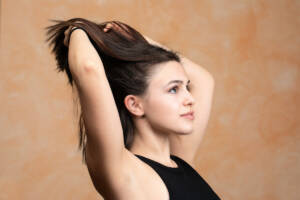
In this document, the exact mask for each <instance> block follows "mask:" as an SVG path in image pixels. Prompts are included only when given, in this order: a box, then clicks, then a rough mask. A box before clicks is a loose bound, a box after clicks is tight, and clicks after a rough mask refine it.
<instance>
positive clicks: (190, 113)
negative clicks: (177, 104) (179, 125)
mask: <svg viewBox="0 0 300 200" xmlns="http://www.w3.org/2000/svg"><path fill="white" fill-rule="evenodd" d="M180 116H181V117H185V118H188V119H191V120H193V119H194V118H195V117H194V112H188V113H185V114H183V115H180Z"/></svg>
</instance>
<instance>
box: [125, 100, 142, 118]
mask: <svg viewBox="0 0 300 200" xmlns="http://www.w3.org/2000/svg"><path fill="white" fill-rule="evenodd" d="M124 104H125V106H126V108H127V110H128V111H129V112H130V113H131V114H133V115H135V116H137V117H142V116H143V115H144V109H143V105H142V102H141V99H140V98H139V97H137V96H135V95H127V96H126V97H125V98H124Z"/></svg>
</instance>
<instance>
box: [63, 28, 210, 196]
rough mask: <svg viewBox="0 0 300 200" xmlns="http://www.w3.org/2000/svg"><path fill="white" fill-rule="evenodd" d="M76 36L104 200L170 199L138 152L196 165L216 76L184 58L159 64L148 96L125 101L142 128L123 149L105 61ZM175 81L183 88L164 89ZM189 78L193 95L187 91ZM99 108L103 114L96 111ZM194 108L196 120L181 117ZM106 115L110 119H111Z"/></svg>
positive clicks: (90, 146) (78, 71) (79, 78)
mask: <svg viewBox="0 0 300 200" xmlns="http://www.w3.org/2000/svg"><path fill="white" fill-rule="evenodd" d="M71 28H72V27H69V29H68V30H67V31H66V32H65V34H66V37H69V35H68V34H69V31H70V29H71ZM104 31H105V32H107V31H109V29H104ZM76 32H77V35H76V34H75V36H73V39H72V41H73V42H71V45H70V47H69V49H70V51H69V64H70V66H72V67H71V69H72V70H71V72H72V74H73V75H74V76H73V77H74V79H75V80H76V83H77V82H78V83H79V84H78V87H79V94H81V96H80V98H81V101H82V102H83V103H82V106H83V109H84V110H86V112H88V113H89V115H86V116H85V120H86V125H87V127H89V128H90V130H92V131H90V134H89V135H88V143H87V149H86V150H87V153H86V156H87V157H86V159H87V160H86V161H87V166H88V170H89V173H90V175H91V178H92V181H93V184H94V186H95V188H96V189H97V191H98V192H99V193H100V194H101V195H103V197H104V198H105V199H169V194H168V191H167V188H166V185H165V184H164V182H163V181H162V179H161V178H160V177H159V176H158V174H157V173H156V172H155V171H154V170H153V169H152V168H151V167H150V166H149V165H147V164H146V163H144V162H142V161H141V160H140V159H139V158H137V157H135V156H134V155H133V153H134V154H139V155H143V156H145V157H148V158H150V159H153V160H155V161H157V162H160V163H161V164H164V165H166V166H170V167H177V166H176V163H175V162H173V161H172V160H171V159H170V157H169V156H170V154H173V155H177V156H178V157H180V158H182V159H183V160H185V161H187V162H188V163H189V164H190V165H191V166H193V167H195V165H194V162H193V159H194V157H195V154H196V150H197V148H198V146H199V144H200V142H201V139H202V136H203V134H204V129H205V127H206V124H207V120H208V118H209V113H210V106H211V97H212V91H213V86H214V84H213V83H214V82H213V79H212V76H211V75H210V74H209V73H208V72H207V71H205V70H204V69H203V68H202V67H201V66H199V65H196V64H195V63H193V62H191V61H190V60H188V59H186V58H184V57H181V61H182V62H181V63H177V62H174V61H170V62H166V63H162V64H160V65H158V66H157V68H156V70H155V71H154V73H153V76H152V77H151V79H150V82H149V88H148V91H147V93H146V95H145V96H139V97H138V96H133V95H128V96H127V97H126V98H125V99H124V103H125V105H126V107H127V109H128V110H129V111H130V113H131V114H132V115H133V116H134V122H135V124H136V126H137V131H136V133H135V138H134V142H133V146H132V148H131V150H130V151H128V150H127V149H125V148H124V149H123V148H121V147H120V145H121V144H123V141H122V140H121V139H120V138H122V129H121V125H120V124H119V125H118V126H115V125H116V123H118V122H119V119H118V118H117V117H115V115H110V113H112V112H114V113H117V110H116V107H115V105H114V104H113V101H111V99H112V98H113V96H112V94H111V91H108V90H109V89H110V88H109V85H108V82H107V80H106V79H105V73H104V70H103V68H100V67H99V66H100V65H101V64H102V63H101V60H100V58H99V56H98V54H97V52H96V51H95V49H94V48H92V45H91V44H90V42H89V40H88V38H87V36H86V34H85V33H84V32H83V31H80V30H76V31H74V33H76ZM72 35H74V34H72ZM147 39H148V38H147ZM65 41H66V42H67V41H68V40H67V39H66V40H65ZM148 41H149V40H148ZM150 43H152V42H150ZM87 61H89V62H87ZM174 79H176V80H182V81H183V85H180V84H172V85H169V86H168V87H167V88H163V86H165V85H166V84H167V83H168V82H169V81H170V80H174ZM188 80H190V85H191V88H190V91H189V89H188V88H186V86H187V81H188ZM175 87H177V88H175ZM99 88H100V89H99ZM98 90H107V92H106V93H105V94H101V95H100V94H99V93H97V92H95V91H98ZM100 97H101V98H100ZM195 102H197V103H196V104H195ZM103 105H105V106H103ZM99 109H101V112H97V111H98V110H99ZM190 109H192V110H193V111H194V116H195V119H194V120H190V119H187V118H182V117H180V115H181V114H183V113H186V112H188V111H190ZM106 116H110V119H109V120H107V118H106ZM104 120H106V122H110V123H111V124H113V125H111V124H110V123H106V124H105V123H104V124H103V125H102V126H99V123H98V122H99V121H104ZM111 126H113V127H111ZM112 130H113V131H112ZM92 133H94V134H92ZM104 133H110V134H104ZM89 138H91V139H89ZM149 141H151V142H149ZM111 146H114V148H110V147H111ZM106 155H109V156H106ZM119 155H121V156H119ZM141 183H142V184H141Z"/></svg>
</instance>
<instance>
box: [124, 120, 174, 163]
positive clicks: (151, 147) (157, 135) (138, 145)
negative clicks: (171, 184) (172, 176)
mask: <svg viewBox="0 0 300 200" xmlns="http://www.w3.org/2000/svg"><path fill="white" fill-rule="evenodd" d="M135 124H136V130H135V132H134V137H133V142H132V145H131V147H130V149H129V150H130V151H131V152H132V153H133V154H138V155H142V156H144V157H147V158H149V159H152V160H155V161H157V162H159V163H162V164H164V165H167V166H174V161H173V160H172V159H171V158H170V141H169V136H168V134H167V133H163V132H160V131H157V130H153V128H152V127H151V126H149V124H148V123H147V122H146V121H145V120H140V121H138V122H136V123H135ZM172 163H173V164H172Z"/></svg>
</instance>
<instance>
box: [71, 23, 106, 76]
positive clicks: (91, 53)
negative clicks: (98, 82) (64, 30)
mask: <svg viewBox="0 0 300 200" xmlns="http://www.w3.org/2000/svg"><path fill="white" fill-rule="evenodd" d="M68 62H69V67H70V71H71V73H72V75H73V76H74V78H78V76H79V74H81V72H82V71H83V70H84V69H85V67H91V66H95V67H96V68H97V70H103V64H102V61H101V58H100V56H99V55H98V52H97V51H96V49H95V48H94V46H93V45H92V43H91V41H90V39H89V38H88V35H87V34H86V33H85V32H84V31H83V30H81V29H76V30H75V31H73V33H72V34H71V36H70V41H69V51H68Z"/></svg>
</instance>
